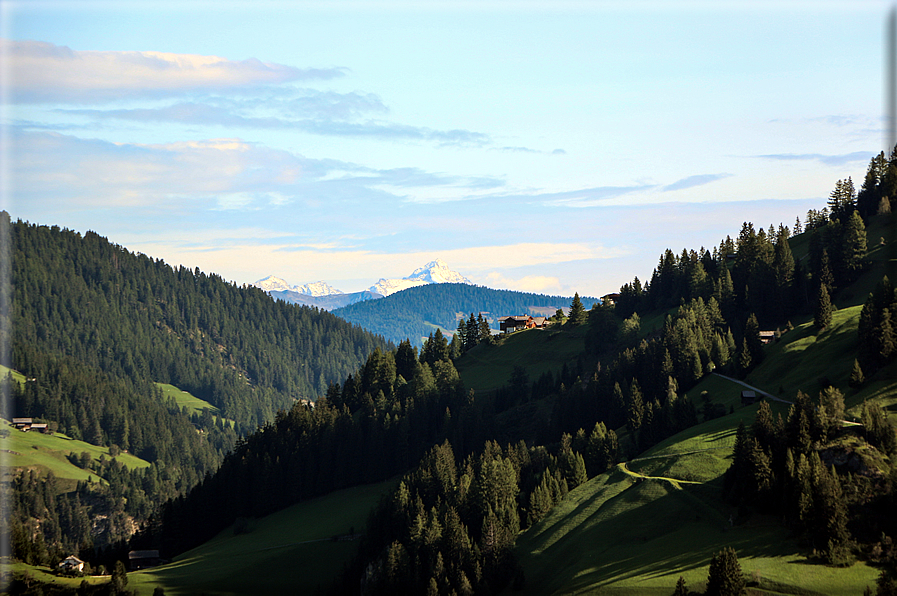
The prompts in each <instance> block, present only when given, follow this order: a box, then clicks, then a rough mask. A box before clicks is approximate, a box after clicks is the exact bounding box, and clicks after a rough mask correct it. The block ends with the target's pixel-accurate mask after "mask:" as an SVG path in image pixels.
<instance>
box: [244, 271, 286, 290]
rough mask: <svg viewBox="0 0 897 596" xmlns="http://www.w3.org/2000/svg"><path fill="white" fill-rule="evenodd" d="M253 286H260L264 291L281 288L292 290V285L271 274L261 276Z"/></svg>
mask: <svg viewBox="0 0 897 596" xmlns="http://www.w3.org/2000/svg"><path fill="white" fill-rule="evenodd" d="M252 285H254V286H255V287H257V288H261V289H262V290H264V291H266V292H279V291H282V290H292V289H293V287H292V286H291V285H290V284H288V283H287V282H286V281H284V280H282V279H280V278H279V277H274V276H273V275H269V276H268V277H265V278H262V279H260V280H258V281H257V282H255V283H254V284H252Z"/></svg>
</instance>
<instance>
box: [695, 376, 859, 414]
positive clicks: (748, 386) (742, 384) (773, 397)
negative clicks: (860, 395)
mask: <svg viewBox="0 0 897 596" xmlns="http://www.w3.org/2000/svg"><path fill="white" fill-rule="evenodd" d="M711 374H714V375H716V376H718V377H721V378H723V379H726V380H727V381H732V382H733V383H738V384H739V385H741V386H742V387H747V388H748V389H753V390H754V391H756V392H757V393H759V394H760V395H762V396H764V397H768V398H769V399H771V400H772V401H777V402H779V403H783V404H794V402H793V401H788V400H787V399H782V398H780V397H776V396H775V395H773V394H771V393H767V392H765V391H763V390H762V389H759V388H757V387H754V386H753V385H748V384H747V383H745V382H744V381H739V380H738V379H733V378H732V377H727V376H726V375H721V374H719V373H711ZM841 425H842V426H863V425H862V424H861V423H859V422H854V421H853V420H841Z"/></svg>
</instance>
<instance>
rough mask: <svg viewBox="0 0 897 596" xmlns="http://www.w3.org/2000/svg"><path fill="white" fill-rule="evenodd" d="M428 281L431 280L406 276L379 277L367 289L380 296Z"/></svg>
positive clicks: (424, 283)
mask: <svg viewBox="0 0 897 596" xmlns="http://www.w3.org/2000/svg"><path fill="white" fill-rule="evenodd" d="M429 283H431V282H429V281H425V280H422V279H408V278H407V277H406V278H405V279H383V278H380V281H378V282H377V283H375V284H374V285H372V286H371V287H370V288H368V291H370V292H374V293H376V294H380V295H381V296H389V295H390V294H395V293H396V292H401V291H402V290H407V289H408V288H413V287H415V286H425V285H427V284H429Z"/></svg>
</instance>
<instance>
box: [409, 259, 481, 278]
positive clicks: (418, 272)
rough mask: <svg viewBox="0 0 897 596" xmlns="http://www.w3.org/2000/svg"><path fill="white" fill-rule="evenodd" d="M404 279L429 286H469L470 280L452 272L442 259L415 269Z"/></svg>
mask: <svg viewBox="0 0 897 596" xmlns="http://www.w3.org/2000/svg"><path fill="white" fill-rule="evenodd" d="M405 279H419V280H421V281H425V282H428V283H431V284H469V283H470V280H469V279H467V278H466V277H464V276H463V275H461V274H460V273H458V272H457V271H452V270H451V269H449V266H448V265H447V264H446V262H445V261H443V260H442V259H436V260H435V261H430V262H429V263H427V264H426V265H424V266H423V267H421V268H420V269H415V270H414V273H412V274H411V275H409V276H408V277H406V278H405Z"/></svg>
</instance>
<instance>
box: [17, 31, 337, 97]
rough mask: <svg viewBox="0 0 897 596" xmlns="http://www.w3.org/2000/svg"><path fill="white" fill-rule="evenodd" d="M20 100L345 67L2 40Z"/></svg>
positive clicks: (309, 75)
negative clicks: (299, 66) (98, 49)
mask: <svg viewBox="0 0 897 596" xmlns="http://www.w3.org/2000/svg"><path fill="white" fill-rule="evenodd" d="M0 45H2V47H0V54H2V55H4V56H6V59H7V63H8V64H9V69H10V72H9V75H10V76H9V91H10V96H11V100H12V101H14V102H16V103H42V102H51V103H87V104H96V103H100V102H103V101H107V100H120V99H123V98H158V97H168V96H172V95H180V94H183V93H185V92H213V91H222V90H228V89H233V88H239V87H254V86H265V85H274V84H282V83H287V82H292V81H307V80H327V79H333V78H336V77H341V76H343V75H344V74H345V69H344V68H305V69H302V68H295V67H292V66H286V65H283V64H275V63H271V62H262V61H260V60H257V59H254V58H252V59H248V60H228V59H226V58H221V57H218V56H200V55H195V54H171V53H164V52H96V51H76V50H72V49H70V48H68V47H65V46H57V45H54V44H51V43H46V42H39V41H14V40H9V39H0Z"/></svg>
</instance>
